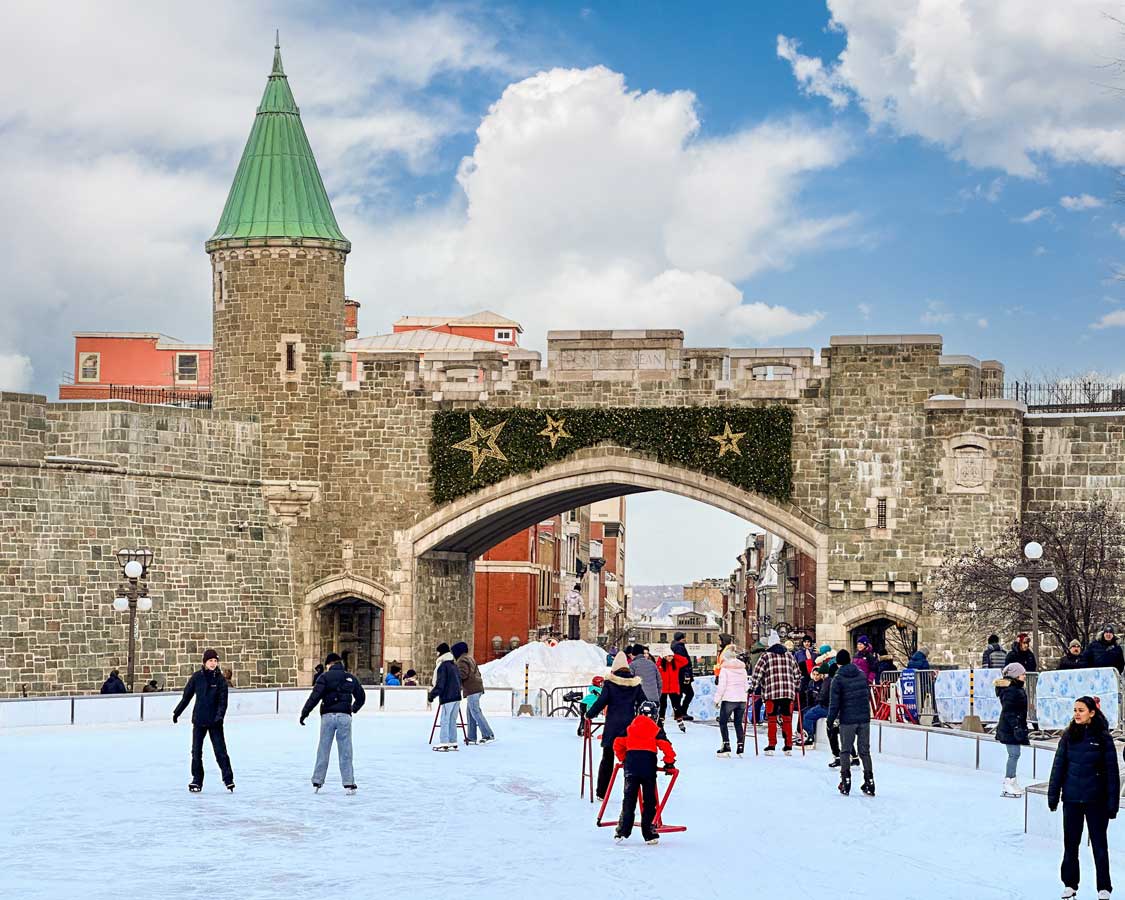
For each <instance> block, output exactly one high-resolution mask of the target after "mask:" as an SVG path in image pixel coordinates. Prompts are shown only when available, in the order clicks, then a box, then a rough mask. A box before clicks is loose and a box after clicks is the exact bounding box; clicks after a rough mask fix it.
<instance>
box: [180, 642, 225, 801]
mask: <svg viewBox="0 0 1125 900" xmlns="http://www.w3.org/2000/svg"><path fill="white" fill-rule="evenodd" d="M193 697H194V698H195V706H194V707H193V708H192V711H191V725H192V729H191V784H189V785H188V790H189V791H191V792H192V793H193V794H198V793H199V792H200V791H201V790H203V739H204V738H205V737H207V736H208V735H210V737H211V749H212V750H214V751H215V762H217V763H218V764H219V771H220V772H221V773H222V776H223V784H225V785H226V786H227V790H228V791H233V790H234V772H233V771H232V770H231V765H230V756H229V755H228V754H227V739H226V735H224V734H223V717H224V716H226V714H227V680H226V679H225V678H224V677H223V673H222V672H220V671H219V654H218V653H217V652H216V651H214V650H211V649H207V650H204V651H203V665H202V666H201V667H200V668H199V669H198V670H197V671H195V672H193V673H192V676H191V678H189V679H188V683H187V684H186V685H185V686H184V696H183V697H182V698H181V699H180V702H179V703H177V704H176V708H175V709H174V710H173V711H172V724H173V725H174V724H176V723H177V722H179V721H180V716H181V714H182V713H183V711H184V710H185V709H187V705H188V703H190V702H191V700H192V698H193Z"/></svg>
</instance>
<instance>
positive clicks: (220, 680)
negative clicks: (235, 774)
mask: <svg viewBox="0 0 1125 900" xmlns="http://www.w3.org/2000/svg"><path fill="white" fill-rule="evenodd" d="M192 697H194V698H195V706H194V707H193V708H192V711H191V724H192V725H216V724H218V723H219V722H222V721H223V716H225V715H226V714H227V680H226V679H225V678H224V677H223V673H222V672H220V671H219V670H218V669H217V668H215V669H207V668H202V669H198V670H197V671H195V672H193V673H192V676H191V678H189V679H188V683H187V686H186V687H185V688H184V696H183V697H182V698H181V699H180V702H179V703H177V704H176V708H175V710H174V711H173V715H174V716H175V717H176V718H179V716H180V714H181V713H183V711H184V710H185V709H187V705H188V703H190V702H191V698H192Z"/></svg>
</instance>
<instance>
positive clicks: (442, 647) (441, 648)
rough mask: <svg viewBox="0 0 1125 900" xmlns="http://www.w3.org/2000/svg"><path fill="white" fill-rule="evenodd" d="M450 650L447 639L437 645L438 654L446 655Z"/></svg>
mask: <svg viewBox="0 0 1125 900" xmlns="http://www.w3.org/2000/svg"><path fill="white" fill-rule="evenodd" d="M448 652H449V644H447V643H446V642H445V641H442V642H441V643H440V644H438V645H437V655H438V656H444V655H445V654H446V653H448Z"/></svg>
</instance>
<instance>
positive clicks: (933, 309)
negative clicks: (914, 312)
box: [921, 300, 953, 325]
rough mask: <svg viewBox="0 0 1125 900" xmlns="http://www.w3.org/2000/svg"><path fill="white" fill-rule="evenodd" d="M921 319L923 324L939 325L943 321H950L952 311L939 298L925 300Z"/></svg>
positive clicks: (951, 319)
mask: <svg viewBox="0 0 1125 900" xmlns="http://www.w3.org/2000/svg"><path fill="white" fill-rule="evenodd" d="M921 321H922V323H923V324H925V325H940V324H942V323H943V322H952V321H953V313H951V312H950V311H949V308H948V307H947V306H946V305H945V303H943V302H942V301H941V300H927V301H926V311H925V312H924V313H922V316H921Z"/></svg>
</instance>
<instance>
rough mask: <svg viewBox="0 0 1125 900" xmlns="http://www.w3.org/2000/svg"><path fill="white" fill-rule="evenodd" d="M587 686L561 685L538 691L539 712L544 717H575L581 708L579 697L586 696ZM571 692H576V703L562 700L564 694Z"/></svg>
mask: <svg viewBox="0 0 1125 900" xmlns="http://www.w3.org/2000/svg"><path fill="white" fill-rule="evenodd" d="M588 689H589V685H586V684H571V685H562V686H560V687H556V688H551V689H550V690H547V689H546V688H540V689H539V711H540V714H541V715H544V716H577V715H578V709H579V708H580V706H581V702H582V701H581V697H585V696H586V691H587V690H588ZM571 691H577V692H578V694H579V699H578V700H576V701H573V702H572V701H569V700H566V699H564V696H565V695H566V694H569V693H570V692H571Z"/></svg>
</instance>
